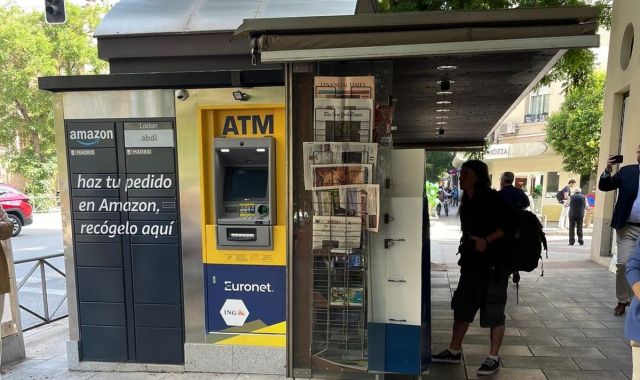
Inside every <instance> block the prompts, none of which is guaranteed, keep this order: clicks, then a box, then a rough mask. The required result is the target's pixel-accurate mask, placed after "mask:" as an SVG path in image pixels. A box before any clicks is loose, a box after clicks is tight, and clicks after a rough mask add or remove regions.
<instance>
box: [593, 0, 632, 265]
mask: <svg viewBox="0 0 640 380" xmlns="http://www.w3.org/2000/svg"><path fill="white" fill-rule="evenodd" d="M638 30H640V2H638V1H636V0H617V1H615V2H614V5H613V15H612V28H611V39H610V43H609V59H608V65H607V81H606V84H605V98H604V114H603V125H602V132H601V143H600V157H599V159H598V175H600V174H601V173H602V172H603V171H604V168H605V166H606V164H607V158H608V157H609V156H610V155H614V154H622V155H624V161H623V163H622V165H629V164H635V163H636V154H635V152H636V149H637V148H638V145H639V144H640V128H639V127H638V125H639V124H640V97H638V96H637V91H638V90H640V54H638V44H637V43H636V44H635V47H634V35H637V34H638ZM615 197H616V194H615V192H607V193H603V192H598V193H597V198H598V202H599V203H600V204H602V206H603V207H598V208H597V209H596V210H595V215H594V230H593V242H592V244H591V259H592V260H594V261H596V262H598V263H601V264H603V265H609V264H610V262H611V257H612V254H613V253H614V252H615V236H614V232H613V231H612V229H611V227H610V224H611V217H612V214H613V206H614V204H615Z"/></svg>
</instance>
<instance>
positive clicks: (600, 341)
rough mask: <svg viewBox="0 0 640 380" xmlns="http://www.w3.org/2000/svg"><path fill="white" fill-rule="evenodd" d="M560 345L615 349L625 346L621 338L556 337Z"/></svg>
mask: <svg viewBox="0 0 640 380" xmlns="http://www.w3.org/2000/svg"><path fill="white" fill-rule="evenodd" d="M556 339H557V340H558V342H559V343H560V345H562V346H566V347H597V348H600V347H615V346H626V345H628V343H626V342H625V341H624V340H623V339H621V338H580V337H564V336H559V337H556Z"/></svg>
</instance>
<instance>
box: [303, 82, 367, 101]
mask: <svg viewBox="0 0 640 380" xmlns="http://www.w3.org/2000/svg"><path fill="white" fill-rule="evenodd" d="M313 84H314V88H315V91H314V96H315V97H316V98H333V99H370V100H373V99H375V93H374V89H375V88H376V78H375V77H374V76H359V77H315V78H314V83H313Z"/></svg>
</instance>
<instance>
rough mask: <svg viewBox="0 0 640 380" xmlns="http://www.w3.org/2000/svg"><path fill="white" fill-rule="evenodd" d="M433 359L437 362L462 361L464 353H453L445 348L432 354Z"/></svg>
mask: <svg viewBox="0 0 640 380" xmlns="http://www.w3.org/2000/svg"><path fill="white" fill-rule="evenodd" d="M431 361H432V362H436V363H460V362H461V361H462V353H460V352H458V353H457V354H454V353H451V351H449V350H444V351H442V352H440V353H438V354H435V355H431Z"/></svg>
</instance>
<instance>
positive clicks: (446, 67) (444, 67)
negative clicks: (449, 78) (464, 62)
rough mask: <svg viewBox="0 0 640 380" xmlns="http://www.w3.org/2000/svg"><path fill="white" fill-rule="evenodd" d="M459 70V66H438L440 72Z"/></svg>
mask: <svg viewBox="0 0 640 380" xmlns="http://www.w3.org/2000/svg"><path fill="white" fill-rule="evenodd" d="M457 68H458V66H454V65H440V66H438V70H442V71H451V70H455V69H457Z"/></svg>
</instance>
